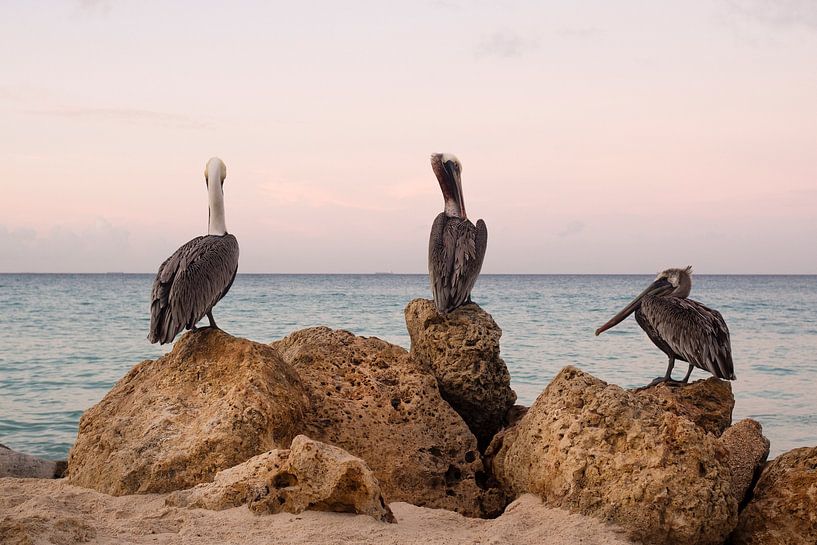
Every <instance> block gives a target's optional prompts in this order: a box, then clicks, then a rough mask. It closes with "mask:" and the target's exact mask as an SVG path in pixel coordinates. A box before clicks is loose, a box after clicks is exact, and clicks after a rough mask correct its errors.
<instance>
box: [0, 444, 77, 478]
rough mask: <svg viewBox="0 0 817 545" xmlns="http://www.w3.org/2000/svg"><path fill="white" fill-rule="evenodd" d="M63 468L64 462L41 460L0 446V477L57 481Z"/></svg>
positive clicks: (63, 470)
mask: <svg viewBox="0 0 817 545" xmlns="http://www.w3.org/2000/svg"><path fill="white" fill-rule="evenodd" d="M65 467H66V463H65V462H64V461H62V462H53V461H51V460H43V459H42V458H37V457H36V456H29V455H28V454H23V453H21V452H15V451H13V450H11V449H10V448H8V447H7V446H5V445H0V477H24V478H29V479H31V478H33V479H59V478H60V477H62V476H63V474H64V473H65Z"/></svg>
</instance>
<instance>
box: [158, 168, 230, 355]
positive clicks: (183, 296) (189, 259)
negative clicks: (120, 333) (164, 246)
mask: <svg viewBox="0 0 817 545" xmlns="http://www.w3.org/2000/svg"><path fill="white" fill-rule="evenodd" d="M226 177H227V167H226V166H225V165H224V163H223V162H222V161H221V159H219V158H218V157H213V158H212V159H210V160H209V161H207V166H206V167H205V169H204V181H205V183H206V184H207V193H208V196H209V200H210V205H209V206H210V216H209V224H208V227H207V235H205V236H200V237H196V238H194V239H193V240H191V241H190V242H188V243H187V244H185V245H184V246H182V247H181V248H179V249H178V250H176V251H175V252H174V253H173V255H171V256H170V257H169V258H167V260H166V261H165V262H164V263H162V266H161V267H159V272H158V273H157V274H156V279H155V280H154V281H153V293H152V295H151V303H150V333H148V340H149V341H150V342H151V343H156V342H158V343H160V344H165V343H169V342H171V341H172V340H173V339H174V338H175V337H176V335H178V333H179V332H180V331H181V330H182V329H184V328H186V329H192V330H195V329H196V323H198V321H199V320H201V319H202V318H204V316H205V315H206V316H207V318H208V319H209V320H210V327H218V326H217V325H216V321H215V320H214V319H213V307H214V306H215V304H216V303H218V302H219V301H220V300H221V298H222V297H224V296H225V295H226V294H227V292H228V291H229V290H230V286H232V285H233V280H235V273H236V271H237V270H238V241H237V240H236V238H235V237H234V236H233V235H230V234H228V233H227V226H226V224H225V222H224V178H226Z"/></svg>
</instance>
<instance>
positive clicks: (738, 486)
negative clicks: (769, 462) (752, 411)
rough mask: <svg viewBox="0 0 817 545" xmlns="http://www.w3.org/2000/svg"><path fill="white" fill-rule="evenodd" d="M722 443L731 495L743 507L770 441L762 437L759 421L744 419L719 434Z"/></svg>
mask: <svg viewBox="0 0 817 545" xmlns="http://www.w3.org/2000/svg"><path fill="white" fill-rule="evenodd" d="M721 443H722V444H723V446H724V447H726V451H727V452H728V456H727V458H726V462H727V464H728V465H729V468H730V469H731V471H732V495H733V496H734V497H735V499H736V500H738V503H739V504H740V505H743V504H744V502H745V500H746V499H748V498H747V493H748V492H749V491H750V489H751V488H752V485H753V484H754V482H755V480H756V479H757V478H758V477H759V476H760V472H761V470H762V469H763V464H765V463H766V458H768V456H769V440H768V439H766V438H765V437H764V436H763V428H762V427H761V426H760V423H759V422H756V421H755V420H752V419H751V418H746V419H744V420H741V421H740V422H738V423H737V424H735V425H733V426H731V427H730V428H728V429H727V430H726V431H725V432H724V433H723V435H721Z"/></svg>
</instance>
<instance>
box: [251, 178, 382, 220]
mask: <svg viewBox="0 0 817 545" xmlns="http://www.w3.org/2000/svg"><path fill="white" fill-rule="evenodd" d="M260 189H261V191H262V192H263V193H265V194H266V195H268V196H270V197H272V198H273V199H274V202H275V204H277V205H282V206H283V205H286V206H292V205H298V206H309V207H314V208H324V207H328V208H353V209H357V210H370V211H380V212H385V211H389V210H392V209H393V208H392V207H388V206H384V205H383V204H381V203H378V202H376V201H374V200H372V199H367V198H365V197H362V198H361V197H360V196H357V195H352V194H347V193H341V192H340V191H333V190H331V189H326V188H324V187H320V186H317V185H314V184H310V183H305V182H290V181H285V180H276V181H273V182H265V183H262V184H260Z"/></svg>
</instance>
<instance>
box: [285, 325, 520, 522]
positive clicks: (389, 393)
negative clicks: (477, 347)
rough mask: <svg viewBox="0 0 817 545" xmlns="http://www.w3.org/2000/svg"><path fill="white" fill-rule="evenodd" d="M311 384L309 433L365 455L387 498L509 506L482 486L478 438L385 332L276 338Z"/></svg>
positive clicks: (472, 507)
mask: <svg viewBox="0 0 817 545" xmlns="http://www.w3.org/2000/svg"><path fill="white" fill-rule="evenodd" d="M273 346H274V347H275V348H276V349H277V350H278V351H279V353H280V354H281V356H282V357H283V359H284V361H285V362H287V363H288V364H290V365H292V366H293V367H294V368H295V369H296V370H297V371H298V373H299V374H300V376H301V379H302V380H303V381H304V383H305V384H306V385H307V386H308V388H309V390H310V396H311V404H312V413H311V415H310V418H309V420H310V421H309V423H308V424H307V426H306V427H305V429H304V432H303V433H305V434H306V435H308V436H309V437H312V438H313V439H315V440H318V441H322V442H324V443H328V444H331V445H336V446H338V447H341V448H343V449H344V450H346V451H348V452H349V453H351V454H353V455H354V456H358V457H360V458H362V459H363V460H365V461H366V463H367V464H368V465H369V467H370V468H372V470H373V471H374V473H375V476H376V478H377V480H378V481H379V482H380V486H381V488H382V490H383V494H384V496H385V497H386V501H388V502H390V503H391V502H395V501H404V502H409V503H413V504H415V505H421V506H427V507H436V508H442V509H450V510H453V511H457V512H460V513H462V514H465V515H468V516H480V515H482V514H485V513H486V511H496V510H500V511H501V509H502V507H504V502H503V501H500V500H498V499H497V498H496V495H497V494H498V491H494V492H484V491H483V490H481V489H480V487H479V486H478V484H477V479H478V478H479V477H480V476H481V475H482V472H483V467H482V461H481V459H480V455H479V451H478V449H477V441H476V439H475V437H474V435H473V434H472V433H471V432H470V431H469V429H468V426H466V424H465V422H463V420H462V419H461V418H460V417H459V415H458V414H457V413H456V412H454V410H453V409H452V408H451V407H450V406H449V405H448V403H446V402H445V400H443V398H442V397H441V396H440V392H439V390H438V389H437V381H436V380H435V378H434V377H433V376H432V375H431V374H429V373H427V372H426V371H424V370H423V369H422V368H421V367H420V365H419V364H418V363H417V362H416V361H415V360H413V359H412V358H411V357H410V356H409V354H408V352H407V351H406V350H404V349H403V348H401V347H399V346H395V345H393V344H390V343H387V342H385V341H382V340H380V339H378V338H374V337H370V338H366V337H357V336H355V335H353V334H352V333H349V332H348V331H342V330H332V329H329V328H326V327H313V328H309V329H303V330H300V331H296V332H294V333H292V334H290V335H289V336H287V337H285V338H284V339H282V340H280V341H276V342H275V343H273Z"/></svg>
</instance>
